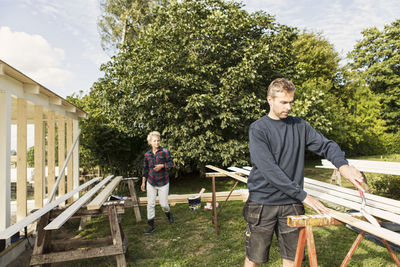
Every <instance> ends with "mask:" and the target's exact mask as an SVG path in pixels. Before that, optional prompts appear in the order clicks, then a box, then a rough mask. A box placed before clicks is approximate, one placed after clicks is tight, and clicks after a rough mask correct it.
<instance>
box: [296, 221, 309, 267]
mask: <svg viewBox="0 0 400 267" xmlns="http://www.w3.org/2000/svg"><path fill="white" fill-rule="evenodd" d="M305 244H306V228H301V230H300V234H299V241H297V250H296V258H295V260H294V266H295V267H301V262H302V261H303V255H304V246H305Z"/></svg>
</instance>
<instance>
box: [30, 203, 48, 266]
mask: <svg viewBox="0 0 400 267" xmlns="http://www.w3.org/2000/svg"><path fill="white" fill-rule="evenodd" d="M49 220H50V211H49V212H47V213H46V214H44V215H43V216H42V217H41V218H40V220H39V222H38V224H37V226H36V231H37V235H36V239H35V246H34V247H33V252H32V255H41V254H44V253H45V252H47V251H48V249H49V248H50V242H51V241H50V239H51V231H46V230H44V227H46V225H47V224H48V223H49ZM34 266H43V265H34ZM44 266H49V264H46V265H44Z"/></svg>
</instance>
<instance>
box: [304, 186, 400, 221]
mask: <svg viewBox="0 0 400 267" xmlns="http://www.w3.org/2000/svg"><path fill="white" fill-rule="evenodd" d="M304 188H305V190H307V189H312V190H316V191H320V192H324V193H327V194H330V195H332V196H335V197H339V198H342V199H346V200H349V201H353V202H355V203H358V204H359V205H361V200H362V199H361V197H360V195H357V196H355V195H352V194H347V193H344V192H342V191H337V190H333V189H329V188H326V187H322V186H317V185H313V184H308V183H305V184H304ZM366 206H369V207H373V208H376V209H382V210H386V211H390V212H393V213H397V214H400V209H399V208H397V207H394V206H391V205H386V204H383V203H381V202H376V201H371V200H366Z"/></svg>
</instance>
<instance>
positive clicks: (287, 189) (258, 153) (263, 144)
mask: <svg viewBox="0 0 400 267" xmlns="http://www.w3.org/2000/svg"><path fill="white" fill-rule="evenodd" d="M249 139H250V156H251V160H252V161H253V162H254V164H255V165H256V166H257V169H258V171H260V173H261V176H262V177H263V179H265V180H267V182H268V183H270V184H271V185H272V186H273V187H275V188H277V189H278V190H279V191H281V192H283V193H285V194H286V195H288V196H289V197H291V198H294V199H298V200H300V201H303V200H304V199H305V198H306V196H307V193H306V192H305V191H304V190H303V189H302V188H301V187H300V185H298V184H297V183H296V182H293V181H292V180H291V179H290V178H289V177H288V176H287V175H286V174H285V173H284V172H283V171H282V169H281V168H280V167H279V165H278V163H277V162H276V161H275V158H274V156H273V155H272V153H271V150H270V148H269V146H268V140H267V138H266V137H265V135H264V134H263V133H262V131H260V130H257V129H255V128H253V127H252V128H250V131H249Z"/></svg>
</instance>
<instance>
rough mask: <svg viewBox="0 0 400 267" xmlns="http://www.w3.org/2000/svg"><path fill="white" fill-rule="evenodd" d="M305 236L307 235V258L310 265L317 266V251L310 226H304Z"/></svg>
mask: <svg viewBox="0 0 400 267" xmlns="http://www.w3.org/2000/svg"><path fill="white" fill-rule="evenodd" d="M306 236H307V252H308V259H309V260H310V266H311V267H318V262H317V251H316V250H315V241H314V233H313V230H312V226H309V225H307V226H306Z"/></svg>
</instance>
